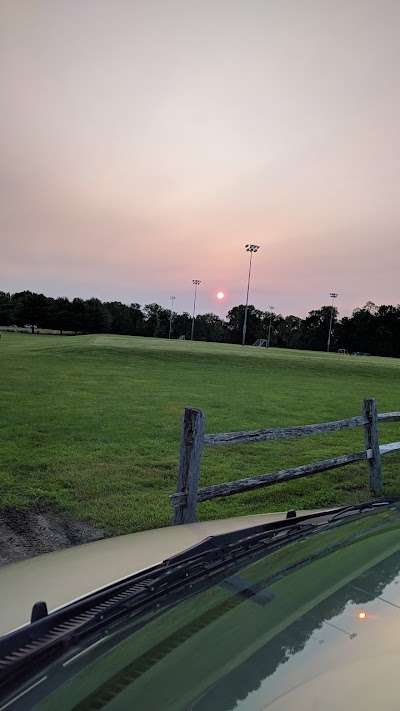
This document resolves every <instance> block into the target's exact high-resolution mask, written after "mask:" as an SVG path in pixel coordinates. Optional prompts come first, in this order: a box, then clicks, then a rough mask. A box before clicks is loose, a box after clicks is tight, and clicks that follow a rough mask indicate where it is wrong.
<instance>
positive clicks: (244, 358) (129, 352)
mask: <svg viewBox="0 0 400 711" xmlns="http://www.w3.org/2000/svg"><path fill="white" fill-rule="evenodd" d="M0 357H1V372H0V380H1V413H0V486H1V497H0V506H1V508H2V509H6V508H9V509H12V510H15V509H17V510H18V509H22V508H26V507H31V506H34V505H37V504H46V505H48V504H50V505H51V506H52V507H54V508H56V509H62V510H65V511H69V512H70V513H71V514H73V515H74V516H76V517H78V518H80V519H82V520H87V521H89V522H91V523H92V524H94V525H95V526H97V527H101V528H104V529H105V530H106V531H107V532H109V533H113V534H115V533H126V532H132V531H136V530H141V529H147V528H153V527H158V526H163V525H169V523H170V522H171V519H172V507H171V504H170V502H169V498H168V497H169V494H171V493H173V492H174V491H175V488H176V479H177V464H178V450H179V438H180V429H181V420H182V412H183V408H184V407H185V406H192V407H198V408H201V409H204V411H205V413H206V431H207V432H227V431H232V430H244V429H257V428H263V427H278V426H285V425H286V426H289V425H301V424H311V423H317V422H324V421H329V420H336V419H341V418H345V417H350V416H353V415H358V414H361V406H362V400H363V398H366V397H375V398H377V400H378V410H379V412H386V411H392V410H400V360H399V361H398V360H392V359H384V358H362V357H360V358H350V357H345V356H339V355H337V354H333V353H332V354H324V353H315V352H306V351H290V350H281V349H269V350H268V349H264V348H253V347H245V348H242V347H241V346H236V345H225V344H210V343H196V342H193V343H191V342H188V341H186V342H185V341H167V340H162V339H150V338H133V337H129V336H109V335H99V336H77V337H58V336H37V335H31V334H13V333H5V334H3V335H2V338H1V340H0ZM399 439H400V430H399V425H398V424H386V425H382V427H381V431H380V442H381V443H384V442H391V441H394V440H399ZM363 448H364V443H363V431H362V428H355V429H353V430H347V431H346V430H345V431H342V432H338V433H331V434H329V435H319V436H313V437H307V438H303V439H299V440H291V441H281V442H269V443H262V444H251V445H240V446H239V445H233V446H229V447H213V448H208V449H207V448H206V449H205V451H204V455H203V463H202V474H201V485H207V484H214V483H220V482H223V481H228V480H232V479H236V478H241V477H245V476H252V475H255V474H262V473H267V472H273V471H276V470H278V469H284V468H287V467H290V466H296V465H300V464H306V463H309V462H316V461H319V460H322V459H327V458H329V457H331V456H334V455H336V454H344V453H347V452H351V451H359V450H360V449H363ZM383 481H384V493H386V494H389V493H391V494H398V493H400V456H399V455H398V453H397V455H396V454H393V455H388V456H386V457H384V458H383ZM368 496H369V492H368V487H367V467H366V464H365V463H360V464H357V465H352V466H348V467H345V468H343V469H341V470H336V471H332V472H326V473H325V474H320V475H316V476H313V477H308V478H305V479H301V480H298V481H295V482H292V483H289V484H284V485H283V484H282V485H277V486H275V487H271V488H267V489H263V490H260V491H256V492H252V493H248V494H242V495H239V496H233V497H230V498H226V499H216V500H214V501H212V502H207V503H204V504H199V506H198V518H199V519H202V518H216V517H218V518H221V517H227V516H234V515H244V514H251V513H260V512H265V511H276V510H286V509H288V508H309V507H318V506H328V505H331V504H338V503H348V502H354V501H359V500H362V499H365V498H367V497H368Z"/></svg>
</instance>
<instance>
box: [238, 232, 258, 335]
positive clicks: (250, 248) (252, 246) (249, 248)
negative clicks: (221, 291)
mask: <svg viewBox="0 0 400 711" xmlns="http://www.w3.org/2000/svg"><path fill="white" fill-rule="evenodd" d="M245 249H246V252H250V262H249V276H248V279H247V294H246V308H245V310H244V322H243V338H242V346H244V343H245V340H246V329H247V307H248V305H249V289H250V275H251V260H252V258H253V252H257V250H258V249H260V245H258V244H246V246H245Z"/></svg>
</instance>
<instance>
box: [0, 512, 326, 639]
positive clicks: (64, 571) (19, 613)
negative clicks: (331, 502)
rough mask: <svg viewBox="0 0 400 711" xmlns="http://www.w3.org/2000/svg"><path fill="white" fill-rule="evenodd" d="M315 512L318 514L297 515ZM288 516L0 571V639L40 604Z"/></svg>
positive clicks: (210, 526) (164, 534) (162, 531)
mask: <svg viewBox="0 0 400 711" xmlns="http://www.w3.org/2000/svg"><path fill="white" fill-rule="evenodd" d="M303 513H317V510H313V511H304V512H300V511H299V512H298V514H299V515H301V514H303ZM285 517H286V512H279V513H270V514H260V515H256V516H242V517H239V518H231V519H222V520H217V521H204V522H200V523H193V524H188V525H183V526H170V527H168V528H159V529H155V530H151V531H141V532H139V533H132V534H129V535H126V536H117V537H115V538H106V539H103V540H101V541H95V542H93V543H85V544H83V545H80V546H75V547H73V548H67V549H65V550H62V551H58V552H56V553H47V554H46V555H41V556H36V557H35V558H30V559H28V560H24V561H21V562H19V563H13V564H11V565H6V566H3V567H1V568H0V589H1V600H2V606H1V611H0V636H2V635H5V634H7V633H8V632H10V631H12V630H14V629H16V628H18V627H20V626H22V625H25V624H27V623H28V622H29V620H30V614H31V610H32V606H33V604H34V603H35V602H37V601H39V600H44V601H45V602H46V603H47V607H48V610H49V612H50V611H51V610H55V609H57V608H59V607H62V606H63V605H66V604H67V603H69V602H71V601H73V600H76V599H78V598H80V597H83V596H85V595H87V594H88V593H90V592H93V591H94V590H97V589H99V588H102V587H104V586H106V585H109V584H111V583H113V582H115V581H117V580H120V579H123V578H124V577H127V576H128V575H132V574H134V573H136V572H138V571H140V570H143V569H145V568H148V567H150V566H152V565H156V564H157V563H160V562H162V561H163V560H165V559H166V558H169V557H170V556H172V555H175V554H177V553H181V552H182V551H184V550H186V549H187V548H190V547H191V546H193V545H195V544H196V543H199V542H200V541H202V540H204V539H205V538H207V537H208V536H213V535H218V534H221V533H227V532H228V531H236V530H241V529H245V528H248V527H251V526H257V525H260V524H265V523H269V522H271V521H279V520H282V519H284V518H285Z"/></svg>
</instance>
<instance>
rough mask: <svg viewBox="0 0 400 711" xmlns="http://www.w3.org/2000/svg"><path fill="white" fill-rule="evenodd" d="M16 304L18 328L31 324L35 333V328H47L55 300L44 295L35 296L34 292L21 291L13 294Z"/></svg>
mask: <svg viewBox="0 0 400 711" xmlns="http://www.w3.org/2000/svg"><path fill="white" fill-rule="evenodd" d="M12 299H13V301H14V304H15V308H14V315H15V321H16V323H17V324H18V326H23V325H25V324H26V323H29V324H30V325H31V328H32V333H34V330H35V329H34V326H38V328H47V327H48V325H49V322H50V317H51V306H52V302H53V299H51V298H49V297H47V296H45V295H44V294H35V293H33V292H32V291H21V292H19V293H16V294H13V296H12Z"/></svg>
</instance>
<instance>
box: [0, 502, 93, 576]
mask: <svg viewBox="0 0 400 711" xmlns="http://www.w3.org/2000/svg"><path fill="white" fill-rule="evenodd" d="M101 538H105V533H104V531H102V530H101V529H99V528H93V527H92V526H90V525H89V524H88V523H84V522H83V521H78V520H77V519H75V518H73V517H72V516H68V515H67V514H63V513H55V512H54V511H51V510H48V509H47V510H46V509H43V508H40V509H38V508H36V509H33V510H30V511H13V510H9V509H8V510H5V511H0V565H7V564H8V563H16V562H17V561H19V560H24V559H25V558H33V556H36V555H41V554H42V553H51V552H53V551H58V550H61V549H62V548H70V547H71V546H76V545H79V544H80V543H89V542H90V541H98V540H99V539H101Z"/></svg>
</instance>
